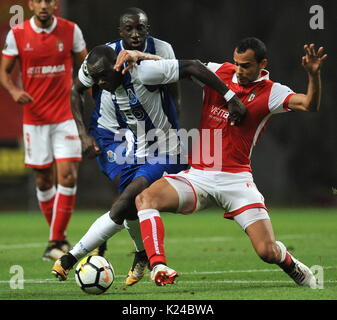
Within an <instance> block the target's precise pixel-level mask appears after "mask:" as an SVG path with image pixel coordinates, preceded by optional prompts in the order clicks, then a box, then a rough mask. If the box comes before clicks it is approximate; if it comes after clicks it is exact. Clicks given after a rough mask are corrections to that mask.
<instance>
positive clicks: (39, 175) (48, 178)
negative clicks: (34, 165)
mask: <svg viewBox="0 0 337 320" xmlns="http://www.w3.org/2000/svg"><path fill="white" fill-rule="evenodd" d="M35 184H36V186H37V188H38V189H39V190H41V191H46V190H49V189H51V188H52V187H53V185H54V179H53V175H52V174H51V172H49V171H41V170H39V171H37V170H36V171H35Z"/></svg>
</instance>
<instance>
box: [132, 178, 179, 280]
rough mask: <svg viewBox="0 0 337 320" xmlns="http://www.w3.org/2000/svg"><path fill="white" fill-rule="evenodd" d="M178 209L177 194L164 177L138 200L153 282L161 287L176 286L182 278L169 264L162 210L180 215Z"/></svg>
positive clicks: (137, 204) (146, 190) (141, 226)
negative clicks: (166, 254)
mask: <svg viewBox="0 0 337 320" xmlns="http://www.w3.org/2000/svg"><path fill="white" fill-rule="evenodd" d="M178 206H179V196H178V194H177V191H176V189H175V188H173V187H172V186H171V185H170V184H169V183H168V182H167V181H166V180H165V179H164V178H162V179H159V180H158V181H156V182H154V183H153V184H152V185H151V186H150V187H149V188H147V189H145V190H144V191H143V192H142V193H141V194H140V195H138V196H137V197H136V207H137V210H138V217H139V221H140V228H141V233H142V238H143V243H144V247H145V250H146V254H147V256H148V259H149V262H150V269H151V270H152V271H151V279H152V280H153V281H154V282H155V284H156V285H159V286H162V285H166V284H172V283H174V282H175V279H176V278H177V277H178V273H177V272H176V271H175V270H173V269H171V268H169V267H168V266H167V265H166V256H165V251H164V225H163V222H162V220H161V217H160V214H159V210H161V211H173V212H176V210H177V209H178Z"/></svg>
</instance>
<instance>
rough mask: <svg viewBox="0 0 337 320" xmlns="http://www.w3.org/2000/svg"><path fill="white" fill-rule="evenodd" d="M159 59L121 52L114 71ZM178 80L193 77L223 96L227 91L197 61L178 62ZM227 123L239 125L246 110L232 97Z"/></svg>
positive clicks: (214, 75) (213, 74)
mask: <svg viewBox="0 0 337 320" xmlns="http://www.w3.org/2000/svg"><path fill="white" fill-rule="evenodd" d="M160 59H161V58H160V57H159V56H156V55H151V54H145V53H143V52H140V51H136V50H132V51H131V50H123V51H121V52H120V53H119V55H118V56H117V60H116V63H115V66H114V69H115V70H117V71H121V72H122V74H123V73H124V72H125V71H126V70H128V69H130V68H132V67H133V66H134V65H135V64H136V63H137V61H138V60H160ZM126 61H127V62H128V63H129V65H128V66H127V68H125V69H123V63H124V62H126ZM179 72H180V75H179V77H180V79H183V78H188V77H191V76H193V77H194V78H196V79H198V80H199V81H201V82H202V83H204V84H205V85H207V86H209V87H210V88H212V89H214V90H216V91H218V92H220V93H221V94H222V95H225V94H226V93H227V92H228V91H229V90H228V88H227V86H226V85H225V84H224V83H223V82H222V81H221V79H220V78H219V77H218V76H217V75H216V74H215V73H213V72H212V71H210V70H209V69H208V68H207V67H206V66H205V65H204V64H203V63H201V62H200V61H199V60H179ZM228 111H229V119H228V120H229V122H230V124H231V125H239V124H240V123H241V122H242V120H243V119H244V117H245V115H246V112H247V109H246V106H245V105H244V104H243V103H242V102H241V101H240V99H239V98H238V97H237V96H236V95H234V96H233V97H232V98H231V99H230V100H229V101H228Z"/></svg>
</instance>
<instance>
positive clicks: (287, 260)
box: [236, 208, 316, 288]
mask: <svg viewBox="0 0 337 320" xmlns="http://www.w3.org/2000/svg"><path fill="white" fill-rule="evenodd" d="M263 211H264V209H261V208H255V209H249V210H247V211H245V212H244V215H246V219H242V217H240V218H239V219H236V221H237V222H238V221H239V222H241V223H242V224H241V226H242V227H243V229H244V230H245V231H246V233H247V235H248V236H249V238H250V240H251V242H252V245H253V247H254V249H255V251H256V253H257V254H258V256H259V257H260V258H261V259H262V260H263V261H265V262H267V263H272V264H277V265H278V266H279V267H280V268H281V269H282V270H283V271H285V272H286V273H287V274H288V275H289V276H290V277H291V278H292V279H293V280H294V281H295V282H296V283H297V284H298V285H301V286H309V287H311V288H314V287H315V286H316V279H315V276H314V275H313V273H312V272H311V270H310V268H308V267H307V266H306V265H304V264H303V263H301V262H300V261H298V260H297V259H295V258H294V257H293V256H292V255H291V254H290V253H289V252H288V251H287V249H286V247H285V246H284V244H283V243H282V242H280V241H275V236H274V232H273V228H272V224H271V221H270V220H269V218H268V215H267V214H266V212H265V213H263ZM240 215H241V214H240ZM240 215H238V216H240ZM252 216H253V219H251V220H250V222H248V223H247V221H249V217H252ZM259 218H260V219H261V220H258V219H259ZM240 219H241V220H240ZM245 220H246V227H244V222H243V221H245Z"/></svg>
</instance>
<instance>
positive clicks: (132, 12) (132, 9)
mask: <svg viewBox="0 0 337 320" xmlns="http://www.w3.org/2000/svg"><path fill="white" fill-rule="evenodd" d="M138 14H143V15H145V17H146V19H147V14H146V12H145V11H144V10H142V9H140V8H136V7H130V8H127V9H125V10H124V11H123V12H122V14H121V15H120V17H119V22H120V23H121V22H122V20H123V18H124V17H125V16H136V15H138Z"/></svg>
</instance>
